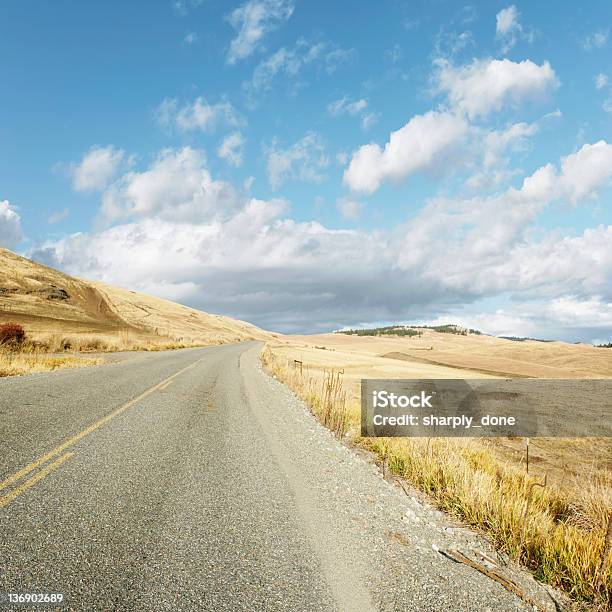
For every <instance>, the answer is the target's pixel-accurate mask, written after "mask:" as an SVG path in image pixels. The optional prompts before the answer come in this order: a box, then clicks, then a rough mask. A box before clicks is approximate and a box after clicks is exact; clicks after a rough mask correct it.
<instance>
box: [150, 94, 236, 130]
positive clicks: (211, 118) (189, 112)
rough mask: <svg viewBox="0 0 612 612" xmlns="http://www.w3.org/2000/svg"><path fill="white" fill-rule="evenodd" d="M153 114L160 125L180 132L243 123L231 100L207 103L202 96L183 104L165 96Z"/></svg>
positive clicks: (212, 128) (233, 125)
mask: <svg viewBox="0 0 612 612" xmlns="http://www.w3.org/2000/svg"><path fill="white" fill-rule="evenodd" d="M155 115H156V117H157V120H158V122H159V124H160V125H161V126H162V127H164V128H168V129H169V128H176V129H178V130H179V131H181V132H190V131H195V130H200V131H203V132H209V131H212V130H214V129H215V128H216V127H217V126H219V125H226V126H230V127H236V126H238V125H241V124H242V123H243V120H242V118H241V117H240V115H239V113H238V112H237V111H236V109H235V108H234V106H233V105H232V104H231V102H228V101H222V102H217V103H216V104H209V103H208V102H206V100H205V99H204V98H202V97H198V98H196V99H195V100H194V101H193V102H188V103H187V104H184V105H183V106H180V105H179V102H178V100H177V99H176V98H166V99H165V100H164V101H163V102H162V103H161V104H160V105H159V106H158V108H157V110H156V112H155Z"/></svg>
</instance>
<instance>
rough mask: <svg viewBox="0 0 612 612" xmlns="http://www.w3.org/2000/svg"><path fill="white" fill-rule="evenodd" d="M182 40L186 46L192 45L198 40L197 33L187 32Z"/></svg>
mask: <svg viewBox="0 0 612 612" xmlns="http://www.w3.org/2000/svg"><path fill="white" fill-rule="evenodd" d="M183 42H184V43H185V44H186V45H187V46H188V47H191V45H194V44H195V43H196V42H198V35H197V34H196V33H195V32H188V33H187V34H185V38H183Z"/></svg>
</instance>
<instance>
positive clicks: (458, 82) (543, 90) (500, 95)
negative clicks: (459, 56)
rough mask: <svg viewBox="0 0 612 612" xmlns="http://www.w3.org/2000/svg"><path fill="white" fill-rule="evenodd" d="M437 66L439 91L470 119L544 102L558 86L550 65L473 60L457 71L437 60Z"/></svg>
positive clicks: (436, 77)
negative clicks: (513, 106) (540, 101)
mask: <svg viewBox="0 0 612 612" xmlns="http://www.w3.org/2000/svg"><path fill="white" fill-rule="evenodd" d="M436 64H437V67H438V72H437V74H436V75H435V84H436V88H437V91H439V92H442V93H445V94H446V95H447V96H448V99H449V102H450V103H451V104H452V105H453V107H454V108H457V109H458V110H460V111H462V112H464V113H465V114H466V115H467V116H468V117H470V119H473V118H475V117H477V116H481V115H487V114H489V113H491V112H492V111H499V110H501V109H502V108H503V107H504V106H506V105H508V104H512V105H518V104H519V103H521V102H523V101H524V100H529V99H538V98H542V97H544V96H545V95H546V94H548V93H549V92H551V91H552V90H554V89H556V88H557V87H558V86H559V80H558V79H557V76H556V75H555V72H554V70H553V69H552V68H551V66H550V64H549V63H548V62H544V63H543V64H542V65H538V64H535V63H534V62H532V61H531V60H524V61H522V62H512V61H510V60H508V59H503V60H474V61H473V62H472V63H471V64H468V65H465V66H459V67H455V66H452V65H451V64H450V63H449V62H447V61H446V60H438V61H437V62H436Z"/></svg>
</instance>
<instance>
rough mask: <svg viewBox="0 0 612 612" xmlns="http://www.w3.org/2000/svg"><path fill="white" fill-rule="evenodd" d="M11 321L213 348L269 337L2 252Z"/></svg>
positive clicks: (2, 293) (3, 300) (1, 291)
mask: <svg viewBox="0 0 612 612" xmlns="http://www.w3.org/2000/svg"><path fill="white" fill-rule="evenodd" d="M9 320H10V321H16V322H18V323H21V324H22V325H24V327H26V329H27V331H28V333H29V334H30V335H31V336H33V337H41V336H45V335H54V334H78V335H83V334H84V335H95V336H101V337H104V338H105V339H112V338H122V339H126V338H129V339H133V340H137V341H154V340H155V339H159V340H171V341H183V342H194V343H213V344H218V343H224V342H236V341H240V340H251V339H262V340H263V339H266V338H268V337H269V334H268V333H267V332H265V331H263V330H261V329H259V328H257V327H255V326H254V325H251V324H250V323H245V322H244V321H238V320H235V319H231V318H229V317H224V316H220V315H212V314H208V313H205V312H202V311H199V310H195V309H193V308H188V307H187V306H182V305H180V304H176V303H174V302H170V301H168V300H163V299H160V298H155V297H152V296H149V295H144V294H142V293H136V292H134V291H128V290H124V289H119V288H116V287H112V286H110V285H106V284H104V283H99V282H92V281H86V280H82V279H79V278H75V277H72V276H68V275H67V274H63V273H62V272H59V271H57V270H54V269H53V268H49V267H47V266H43V265H41V264H38V263H35V262H33V261H30V260H29V259H26V258H24V257H20V256H19V255H16V254H15V253H13V252H11V251H8V250H6V249H1V248H0V323H1V322H6V321H9Z"/></svg>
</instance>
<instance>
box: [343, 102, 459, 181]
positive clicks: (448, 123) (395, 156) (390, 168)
mask: <svg viewBox="0 0 612 612" xmlns="http://www.w3.org/2000/svg"><path fill="white" fill-rule="evenodd" d="M467 130H468V124H467V122H466V121H465V119H463V118H462V117H460V116H459V115H456V114H453V113H446V112H436V111H430V112H428V113H426V114H424V115H416V116H415V117H413V118H412V119H411V120H410V121H409V122H408V123H407V124H406V125H405V126H404V127H402V128H400V129H399V130H397V131H395V132H391V134H390V136H389V142H387V143H386V144H385V147H384V149H382V148H381V147H380V146H379V145H378V144H375V143H372V144H367V145H363V146H362V147H360V148H359V149H358V150H357V151H355V152H354V153H353V156H352V158H351V161H350V164H349V167H348V168H347V169H346V170H345V172H344V182H345V183H346V184H347V185H348V186H349V187H350V188H351V189H352V190H354V191H361V192H364V193H373V192H374V191H376V190H377V189H378V188H379V187H380V185H381V184H382V182H383V181H385V180H393V181H400V180H403V179H405V178H407V177H408V176H409V175H411V174H414V173H415V172H421V171H427V170H436V169H438V168H439V167H441V165H442V163H443V162H444V161H445V160H447V159H448V156H449V155H451V154H452V153H453V151H455V150H457V148H458V147H459V145H460V144H461V142H462V140H463V138H464V136H465V134H466V132H467Z"/></svg>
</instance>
